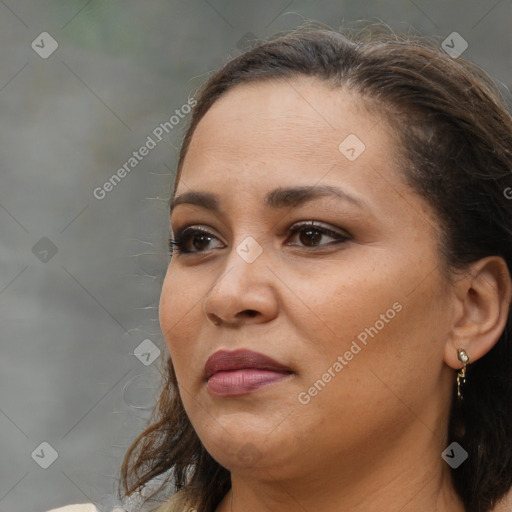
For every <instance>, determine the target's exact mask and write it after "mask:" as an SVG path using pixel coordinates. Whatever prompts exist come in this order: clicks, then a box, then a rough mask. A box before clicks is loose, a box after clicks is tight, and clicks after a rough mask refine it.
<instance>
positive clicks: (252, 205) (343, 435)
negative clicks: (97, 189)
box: [160, 78, 512, 512]
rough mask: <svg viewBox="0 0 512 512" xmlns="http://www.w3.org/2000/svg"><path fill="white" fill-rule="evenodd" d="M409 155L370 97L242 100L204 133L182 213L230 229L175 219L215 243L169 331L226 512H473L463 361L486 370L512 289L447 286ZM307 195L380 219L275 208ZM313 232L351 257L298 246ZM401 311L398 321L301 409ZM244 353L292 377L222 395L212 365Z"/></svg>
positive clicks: (268, 93) (211, 118) (341, 93)
mask: <svg viewBox="0 0 512 512" xmlns="http://www.w3.org/2000/svg"><path fill="white" fill-rule="evenodd" d="M349 134H356V135H357V137H358V138H359V139H360V140H362V141H363V142H364V144H365V146H366V148H365V150H364V151H363V152H362V153H361V154H360V156H359V157H358V158H356V159H355V160H354V161H350V160H348V159H347V158H346V157H345V156H344V155H343V154H342V153H341V152H340V150H339V149H338V146H339V144H340V143H341V142H342V141H343V140H344V139H345V138H346V137H347V135H349ZM395 144H396V143H395V141H394V140H393V138H392V136H391V132H390V129H389V127H388V125H387V124H386V123H385V120H383V119H381V118H379V117H377V116H376V115H375V114H370V113H369V111H368V110H367V109H365V108H364V104H363V100H362V99H361V98H360V97H358V96H357V95H355V94H354V93H349V92H348V91H346V90H343V89H339V88H338V89H331V88H328V87H327V86H326V85H324V84H323V83H321V82H319V81H316V80H314V79H306V78H300V79H296V80H293V81H287V82H285V81H277V80H274V81H271V82H267V83H258V84H251V85H242V86H237V87H235V88H234V89H232V90H231V91H229V92H228V93H227V94H226V95H224V96H223V97H221V98H220V99H219V100H218V101H216V102H215V103H214V105H213V106H212V107H211V109H210V110H209V111H208V112H207V114H206V115H205V117H204V118H203V119H202V120H201V121H200V123H199V125H198V127H197V129H196V132H195V134H194V136H193V138H192V141H191V145H190V148H189V151H188V154H187V157H186V159H185V161H184V166H183V169H182V174H181V177H180V180H179V183H178V187H177V191H176V196H179V195H180V194H182V193H184V192H189V191H191V190H197V191H208V192H212V193H214V194H216V195H217V196H218V199H219V204H220V207H221V212H215V213H214V212H212V211H210V210H208V209H205V208H203V207H201V206H197V205H191V204H181V205H178V206H176V208H175V209H174V211H173V212H172V216H171V226H172V229H173V232H174V233H176V232H177V231H178V230H179V229H181V228H183V227H185V226H200V227H202V228H203V229H206V230H207V231H209V232H210V233H211V236H212V238H211V240H210V242H208V243H203V244H202V245H201V244H198V243H197V242H196V245H194V244H193V243H192V242H193V239H192V240H189V242H188V243H187V248H188V249H189V250H196V251H197V252H196V253H194V254H178V255H176V254H175V255H174V256H173V258H172V259H171V262H170V265H169V268H168V271H167V275H166V277H165V281H164V284H163V289H162V295H161V301H160V323H161V327H162V332H163V333H164V336H165V339H166V342H167V346H168V349H169V352H170V355H171V356H172V359H173V363H174V366H175V370H176V375H177V379H178V382H179V386H180V394H181V397H182V400H183V403H184V406H185V409H186V412H187V414H188V416H189V418H190V421H191V422H192V424H193V426H194V428H195V430H196V431H197V433H198V435H199V437H200V439H201V441H202V442H203V444H204V446H205V447H206V449H207V450H208V452H209V453H210V454H211V455H212V456H213V457H214V458H215V459H216V460H217V461H218V462H219V463H220V464H222V465H223V466H225V467H226V468H228V469H229V470H230V471H231V478H232V490H231V491H230V492H228V493H227V495H226V496H225V498H224V499H223V500H222V502H221V503H220V504H219V506H218V507H217V511H218V512H227V511H229V510H233V511H237V512H241V511H246V510H251V511H253V512H263V511H265V512H266V511H272V510H280V511H285V512H286V511H297V510H301V511H312V510H322V509H325V510H334V511H344V512H362V511H365V512H367V511H368V510H380V511H383V512H386V511H390V512H391V511H393V512H396V511H397V510H400V511H401V512H409V511H411V512H412V511H417V510H436V511H455V512H459V511H463V510H464V508H463V506H462V504H461V502H460V500H459V498H458V497H457V496H456V494H455V492H454V491H453V489H452V486H451V483H450V468H449V466H448V465H447V464H446V463H445V462H444V461H443V459H442V458H441V456H440V455H441V452H442V451H443V450H444V449H445V448H446V446H447V441H446V433H445V432H446V425H447V421H448V413H449V409H450V400H451V392H452V389H453V385H454V382H455V377H456V372H455V370H456V369H458V368H461V367H462V364H461V363H460V362H459V361H458V360H457V350H456V349H457V348H458V347H464V348H465V350H466V352H467V353H468V355H469V357H470V362H474V361H475V360H477V359H478V358H480V357H482V356H483V355H484V354H485V353H486V352H487V351H488V350H490V349H491V348H492V346H493V345H494V343H495V342H496V341H497V339H498V338H499V336H500V334H501V332H502V330H503V328H504V327H505V323H506V312H507V310H508V304H509V303H510V297H511V293H512V292H511V287H510V278H509V275H508V272H507V270H506V266H505V263H504V262H503V260H502V259H501V258H499V257H489V258H485V259H483V260H480V261H478V262H475V263H474V264H473V265H472V266H471V267H470V268H469V269H468V271H467V272H466V273H465V274H461V275H458V276H452V277H453V278H454V279H453V282H451V281H450V280H448V279H447V277H446V274H445V272H443V269H444V270H446V268H445V267H444V263H443V261H442V260H441V256H440V254H439V253H438V250H437V246H436V243H437V236H438V231H439V229H440V226H439V222H438V221H437V219H436V216H435V215H434V213H433V211H432V209H431V208H430V206H429V204H428V203H427V202H426V201H425V200H423V199H422V198H421V197H419V196H418V195H416V194H415V193H414V192H413V191H412V190H411V189H410V188H409V187H408V186H407V185H406V184H405V182H404V179H403V177H402V176H401V174H400V170H399V163H398V162H397V161H396V159H395V158H394V155H395V151H394V145H395ZM297 185H304V186H307V187H311V186H313V185H333V186H336V187H339V188H342V189H343V190H344V191H346V192H348V193H350V194H352V195H355V196H357V197H359V198H361V199H362V200H363V201H364V202H365V203H366V206H365V207H361V208H359V207H357V206H355V205H352V204H351V203H350V202H347V201H344V200H342V199H340V198H338V197H337V196H332V197H323V198H319V199H315V200H314V201H311V202H308V203H305V204H302V205H300V206H298V207H294V206H288V207H285V208H279V209H274V208H271V207H270V206H267V205H266V204H265V203H264V202H263V199H264V196H265V194H266V193H267V192H269V191H271V190H274V189H276V188H278V187H289V186H297ZM311 220H314V221H317V222H318V223H321V224H322V225H323V226H325V227H327V228H331V229H333V230H335V231H336V230H337V231H339V232H340V233H341V234H343V233H344V234H345V235H347V234H348V235H350V237H349V240H347V241H342V242H339V241H337V240H336V238H333V237H331V236H330V235H326V234H323V235H322V236H321V237H320V234H321V233H318V232H315V233H316V236H317V238H314V239H313V241H311V238H308V237H307V236H306V234H305V233H304V230H303V231H302V232H298V233H295V234H293V235H290V234H288V229H289V228H290V227H291V226H293V225H294V224H297V223H298V222H300V221H311ZM306 230H307V229H306ZM247 236H251V237H253V238H254V239H255V240H256V241H257V242H258V244H259V245H260V246H261V248H262V250H263V252H262V253H261V254H260V255H259V256H258V257H257V258H256V260H255V261H254V262H252V263H247V262H246V261H245V260H244V259H243V258H242V257H240V255H239V254H238V253H237V251H236V249H237V247H238V246H239V245H240V244H241V243H242V241H244V239H245V238H246V237H247ZM196 240H197V237H196ZM242 246H243V245H242ZM317 246H318V247H319V248H317V249H316V250H315V247H317ZM197 247H199V250H198V249H197ZM394 303H399V304H400V305H401V310H400V311H399V312H396V315H394V318H392V319H390V320H389V319H388V322H385V323H384V326H383V327H382V328H381V329H380V330H379V331H378V334H376V335H375V336H374V337H373V338H371V337H368V341H367V345H366V346H364V345H362V344H361V343H359V345H360V346H361V350H360V351H359V352H358V353H357V355H354V357H353V359H352V360H350V361H349V362H348V364H347V365H346V366H344V367H343V369H342V370H341V371H340V372H339V373H337V374H336V376H335V377H334V378H332V379H331V382H329V383H327V384H326V385H325V387H324V388H323V389H322V390H321V391H320V392H318V393H317V394H316V396H313V397H311V400H310V401H309V403H307V404H303V403H301V402H299V400H298V396H299V394H300V393H304V392H307V391H308V389H309V388H310V387H311V386H312V385H313V383H314V382H315V381H318V379H321V378H322V375H324V374H325V373H326V372H328V369H329V368H332V366H333V363H335V361H337V358H338V356H343V355H344V354H345V352H346V351H347V350H349V349H350V346H351V343H352V341H353V340H355V339H356V337H357V335H358V334H359V333H361V332H362V331H364V330H365V328H369V327H371V326H374V325H375V324H376V321H377V320H379V319H380V318H382V317H381V315H382V314H384V315H385V314H386V311H388V310H390V308H391V309H392V306H393V304H394ZM379 325H380V324H379ZM237 348H247V349H250V350H254V351H258V352H261V353H263V354H266V355H269V356H270V357H272V358H274V359H276V360H278V361H279V362H281V363H283V364H285V365H287V366H288V367H290V368H291V369H292V370H293V372H294V373H293V375H292V376H291V377H288V378H286V379H284V380H282V381H280V382H278V383H275V384H272V385H269V386H266V387H264V388H260V389H259V390H257V391H256V392H253V393H250V394H247V395H244V396H241V397H230V398H219V397H213V396H211V395H210V394H209V392H208V391H207V387H206V382H205V380H204V376H203V371H204V365H205V363H206V360H207V359H208V357H209V356H210V355H211V354H213V353H214V352H216V351H217V350H220V349H225V350H233V349H237ZM248 443H250V444H248ZM240 450H242V452H240ZM240 453H248V454H249V455H248V456H247V457H241V456H240Z"/></svg>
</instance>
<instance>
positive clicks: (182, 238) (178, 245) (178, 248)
mask: <svg viewBox="0 0 512 512" xmlns="http://www.w3.org/2000/svg"><path fill="white" fill-rule="evenodd" d="M305 229H310V230H311V229H313V230H314V231H317V232H320V233H322V234H323V235H328V236H331V237H332V238H336V239H337V240H338V242H337V243H344V242H348V241H349V240H350V239H351V238H350V236H346V235H343V234H341V233H338V232H336V231H333V230H332V229H328V228H326V227H322V225H320V224H317V223H315V222H314V221H310V222H303V223H301V224H296V225H295V226H293V227H292V228H290V229H289V230H288V237H290V236H292V235H295V234H296V233H298V232H300V231H301V230H305ZM198 234H200V235H207V236H210V237H212V238H217V237H215V236H214V235H212V234H211V233H210V232H209V231H206V230H204V229H199V228H184V229H181V230H179V231H178V232H177V233H176V236H175V237H174V238H172V237H170V238H169V252H170V256H171V257H172V255H173V253H176V254H177V255H181V254H199V253H204V252H207V251H208V250H203V251H197V250H196V251H187V250H184V247H185V243H186V242H187V241H188V238H189V237H190V236H193V235H198ZM325 245H335V244H320V245H318V246H313V247H309V249H311V250H313V251H314V250H316V248H318V247H320V248H322V247H323V246H325ZM302 247H307V246H302Z"/></svg>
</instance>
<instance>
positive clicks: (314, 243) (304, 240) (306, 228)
mask: <svg viewBox="0 0 512 512" xmlns="http://www.w3.org/2000/svg"><path fill="white" fill-rule="evenodd" d="M290 234H291V235H295V234H298V235H299V236H298V239H299V242H300V244H303V245H304V246H305V247H322V246H325V245H334V243H323V244H321V243H320V242H321V240H322V238H323V237H325V236H327V237H329V238H333V239H334V240H335V241H336V242H335V243H340V242H346V241H348V240H349V239H350V237H349V236H347V235H346V234H343V233H340V232H337V231H334V230H332V229H329V228H327V227H323V226H322V225H320V224H316V223H314V222H313V221H311V222H307V223H303V224H298V225H295V226H293V227H292V228H291V229H290ZM289 245H296V244H289Z"/></svg>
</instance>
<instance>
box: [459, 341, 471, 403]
mask: <svg viewBox="0 0 512 512" xmlns="http://www.w3.org/2000/svg"><path fill="white" fill-rule="evenodd" d="M457 359H458V360H459V361H460V362H461V363H462V364H463V365H464V366H463V367H462V368H461V369H460V370H459V371H458V372H457V398H458V399H459V400H462V393H461V387H462V385H464V384H465V383H466V366H467V363H468V362H469V356H468V355H467V354H466V351H465V350H464V349H463V348H458V349H457Z"/></svg>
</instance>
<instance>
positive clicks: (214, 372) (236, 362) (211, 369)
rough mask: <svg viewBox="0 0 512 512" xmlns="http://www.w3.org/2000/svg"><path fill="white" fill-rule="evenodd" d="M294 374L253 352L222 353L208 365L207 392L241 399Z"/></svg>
mask: <svg viewBox="0 0 512 512" xmlns="http://www.w3.org/2000/svg"><path fill="white" fill-rule="evenodd" d="M292 374H293V371H292V370H291V369H290V368H289V367H287V366H285V365H283V364H281V363H279V362H278V361H275V360H274V359H272V358H270V357H268V356H266V355H264V354H260V353H258V352H253V351H250V350H234V351H226V350H219V351H218V352H215V353H214V354H213V355H212V356H210V358H209V359H208V361H207V362H206V365H205V369H204V376H205V379H206V382H207V389H208V391H209V392H210V394H212V395H214V396H223V397H225V396H240V395H245V394H247V393H251V392H253V391H256V390H258V389H260V388H262V387H266V386H268V385H270V384H273V383H276V382H278V381H281V380H283V379H285V378H286V377H289V376H290V375H292Z"/></svg>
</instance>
